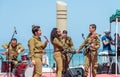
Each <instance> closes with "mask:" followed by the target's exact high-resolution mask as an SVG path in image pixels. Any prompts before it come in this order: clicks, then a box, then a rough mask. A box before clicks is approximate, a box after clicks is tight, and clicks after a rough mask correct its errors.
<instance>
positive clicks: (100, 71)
mask: <svg viewBox="0 0 120 77" xmlns="http://www.w3.org/2000/svg"><path fill="white" fill-rule="evenodd" d="M109 67H110V66H109V63H102V64H98V68H97V73H98V74H103V73H104V74H108V72H109Z"/></svg>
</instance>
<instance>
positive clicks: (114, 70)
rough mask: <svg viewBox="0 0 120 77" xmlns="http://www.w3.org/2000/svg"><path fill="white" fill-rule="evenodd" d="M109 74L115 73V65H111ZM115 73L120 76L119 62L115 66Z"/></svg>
mask: <svg viewBox="0 0 120 77" xmlns="http://www.w3.org/2000/svg"><path fill="white" fill-rule="evenodd" d="M111 73H112V74H115V73H116V63H112V67H111ZM117 73H118V74H120V62H118V64H117Z"/></svg>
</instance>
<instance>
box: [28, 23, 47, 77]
mask: <svg viewBox="0 0 120 77" xmlns="http://www.w3.org/2000/svg"><path fill="white" fill-rule="evenodd" d="M32 33H33V36H32V37H31V38H30V39H29V41H28V47H29V50H30V59H31V61H32V64H33V65H34V72H33V76H32V77H41V75H42V54H43V51H44V49H45V47H46V46H47V44H48V40H46V41H45V42H44V43H43V42H42V41H41V38H40V36H41V34H42V31H41V29H40V26H37V25H32Z"/></svg>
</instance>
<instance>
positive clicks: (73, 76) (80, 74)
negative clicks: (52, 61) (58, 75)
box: [66, 67, 84, 77]
mask: <svg viewBox="0 0 120 77" xmlns="http://www.w3.org/2000/svg"><path fill="white" fill-rule="evenodd" d="M67 73H68V76H66V77H84V70H83V68H82V67H78V68H70V69H69V70H68V71H67Z"/></svg>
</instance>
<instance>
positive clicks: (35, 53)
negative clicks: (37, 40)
mask: <svg viewBox="0 0 120 77" xmlns="http://www.w3.org/2000/svg"><path fill="white" fill-rule="evenodd" d="M34 53H35V54H41V53H43V52H34Z"/></svg>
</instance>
